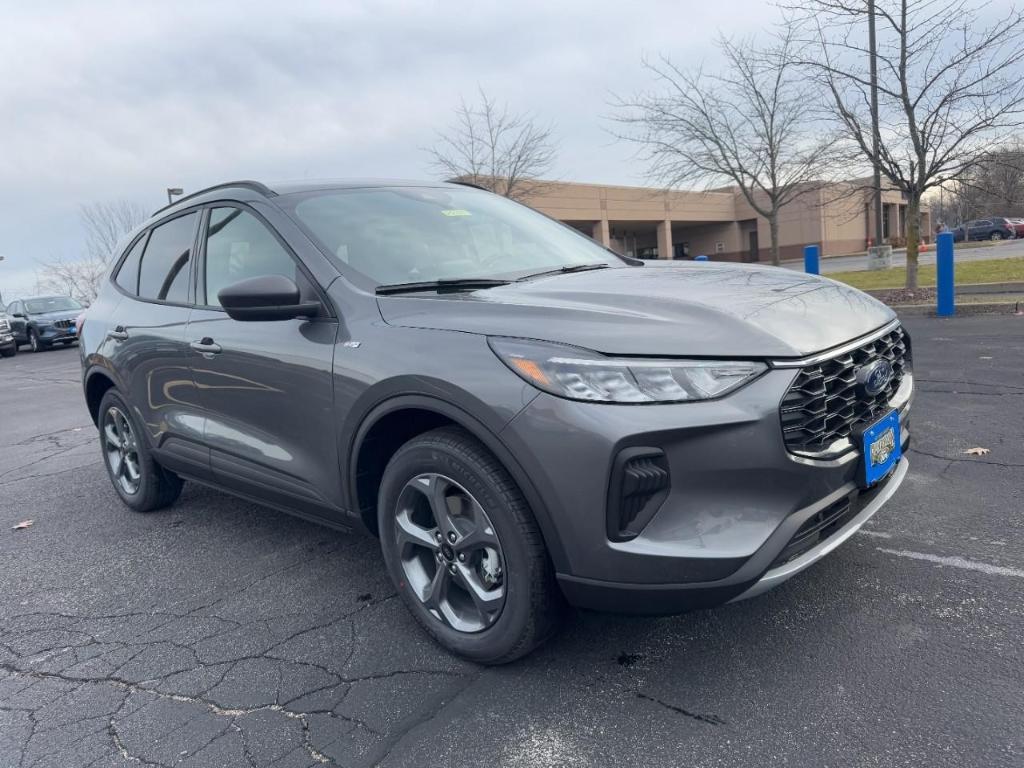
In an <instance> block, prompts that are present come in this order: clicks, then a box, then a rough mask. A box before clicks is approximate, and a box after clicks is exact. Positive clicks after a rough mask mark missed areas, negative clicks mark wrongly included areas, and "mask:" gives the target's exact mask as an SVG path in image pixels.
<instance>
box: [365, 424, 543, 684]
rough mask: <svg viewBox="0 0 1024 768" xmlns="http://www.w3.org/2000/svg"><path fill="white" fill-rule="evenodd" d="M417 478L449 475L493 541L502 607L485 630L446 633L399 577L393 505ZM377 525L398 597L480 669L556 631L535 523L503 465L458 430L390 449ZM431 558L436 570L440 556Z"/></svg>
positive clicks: (528, 648)
mask: <svg viewBox="0 0 1024 768" xmlns="http://www.w3.org/2000/svg"><path fill="white" fill-rule="evenodd" d="M425 473H426V474H432V473H437V474H440V475H443V476H444V477H446V478H450V479H451V480H452V481H454V482H455V483H456V484H457V485H459V486H461V488H462V489H463V490H465V491H467V492H468V493H469V494H471V497H472V499H473V500H475V501H477V502H478V503H479V505H480V507H481V508H482V509H483V510H485V513H486V514H485V519H486V520H487V521H488V522H489V523H490V526H491V527H492V528H493V530H494V533H495V534H496V536H497V540H498V542H500V547H499V551H500V552H501V559H502V566H503V570H502V572H501V579H502V588H503V590H504V598H503V600H504V603H503V606H502V607H501V609H500V613H499V614H498V615H497V617H496V618H494V619H493V623H491V624H489V626H486V628H483V629H480V630H476V631H459V630H457V629H454V628H453V627H452V626H450V625H449V623H447V622H445V621H443V620H442V619H440V618H439V617H438V616H437V615H435V614H434V613H431V611H430V610H429V609H428V607H427V605H426V604H425V603H424V601H423V599H422V598H421V596H420V594H418V593H417V592H416V591H415V589H414V588H413V586H412V585H411V583H410V580H409V579H407V578H406V571H405V570H404V566H403V561H402V559H401V556H400V554H399V552H400V545H399V543H398V540H397V537H398V533H397V523H396V520H397V516H398V514H399V507H398V504H399V500H400V496H401V494H402V492H403V491H404V490H405V489H406V488H407V486H408V485H409V484H410V483H411V482H412V481H413V479H414V478H417V477H422V476H423V475H424V474H425ZM377 520H378V526H379V528H378V530H379V532H380V539H381V549H382V550H383V553H384V561H385V563H386V565H387V568H388V573H389V574H390V576H391V579H392V581H393V582H394V584H395V587H396V589H397V590H398V593H399V595H401V597H402V600H403V601H405V604H406V606H407V607H408V608H409V610H410V611H411V612H412V614H413V616H415V617H416V620H417V621H419V623H420V624H421V625H422V626H423V628H424V629H426V630H427V632H429V633H430V634H431V635H432V636H433V637H434V639H435V640H437V641H438V642H439V643H440V644H441V645H443V646H444V647H445V648H447V649H448V650H450V651H452V652H454V653H456V654H458V655H460V656H463V657H465V658H467V659H470V660H472V661H476V662H479V663H482V664H504V663H507V662H510V661H514V660H515V659H518V658H520V657H521V656H524V655H525V654H527V653H529V652H530V651H531V650H533V649H534V648H536V647H537V646H538V645H539V644H540V643H542V642H543V641H544V640H546V639H547V638H548V637H549V636H550V635H551V634H552V633H553V632H554V631H555V629H556V628H557V626H558V621H559V618H560V617H561V614H562V613H563V598H562V594H561V591H560V590H559V588H558V585H557V584H556V582H555V578H554V569H553V567H552V565H551V560H550V558H549V557H548V554H547V549H546V548H545V546H544V540H543V537H542V536H541V533H540V529H539V528H538V526H537V521H536V520H535V519H534V516H533V513H532V512H531V511H530V508H529V506H528V505H527V503H526V500H525V499H524V498H523V495H522V493H521V492H520V491H519V488H518V487H517V486H516V484H515V482H514V481H513V480H512V478H511V476H510V475H509V474H508V472H507V471H506V470H505V468H504V467H503V466H502V465H501V463H500V462H499V461H498V460H497V459H496V458H495V457H494V456H493V455H492V454H491V452H490V451H488V450H487V448H486V447H484V446H483V445H482V444H481V443H480V442H479V441H478V440H476V439H475V438H474V437H472V436H471V435H470V434H469V433H468V432H466V431H465V430H463V429H461V428H458V427H444V428H441V429H435V430H432V431H430V432H426V433H424V434H422V435H420V436H418V437H415V438H413V439H412V440H410V441H409V442H408V443H406V444H405V445H403V446H402V447H401V448H399V449H398V451H397V452H396V453H395V455H394V456H393V457H392V458H391V461H389V462H388V465H387V468H386V469H385V470H384V476H383V478H382V481H381V486H380V493H379V496H378V505H377ZM449 551H450V549H449ZM437 559H438V562H440V563H442V566H443V562H442V561H441V559H440V555H438V556H437ZM453 565H454V563H453Z"/></svg>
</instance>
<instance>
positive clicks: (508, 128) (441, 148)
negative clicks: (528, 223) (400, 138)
mask: <svg viewBox="0 0 1024 768" xmlns="http://www.w3.org/2000/svg"><path fill="white" fill-rule="evenodd" d="M428 152H429V153H430V156H431V159H432V164H433V166H434V167H435V168H436V169H437V170H438V171H439V172H440V173H441V174H443V175H444V176H445V177H446V178H451V179H458V180H460V181H468V182H471V183H473V184H477V185H479V186H481V187H484V188H486V189H489V190H491V191H492V192H496V193H498V194H499V195H504V196H505V197H510V198H512V199H513V200H521V199H523V198H525V197H527V196H529V195H530V194H531V192H533V191H535V189H536V187H535V185H534V184H533V182H535V181H536V180H537V179H539V178H541V177H543V176H544V175H545V174H547V173H548V172H549V171H550V170H551V167H552V165H554V161H555V144H554V139H553V136H552V128H551V127H550V126H544V125H541V124H539V123H538V122H537V121H536V120H535V119H534V118H533V117H531V116H529V115H526V114H515V113H512V112H510V111H509V109H508V107H507V106H505V105H499V104H498V103H497V102H495V101H494V100H493V99H491V98H490V97H489V96H488V95H487V94H486V93H485V92H484V91H483V89H481V90H480V102H479V103H478V104H468V103H467V102H466V101H465V99H463V100H462V101H461V102H460V105H459V108H458V109H457V110H456V111H455V122H454V124H453V125H451V126H450V127H449V128H448V129H447V130H446V131H444V132H442V133H438V136H437V143H436V144H435V145H434V146H433V147H432V148H430V149H428Z"/></svg>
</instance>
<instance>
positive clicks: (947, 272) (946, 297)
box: [935, 232, 956, 317]
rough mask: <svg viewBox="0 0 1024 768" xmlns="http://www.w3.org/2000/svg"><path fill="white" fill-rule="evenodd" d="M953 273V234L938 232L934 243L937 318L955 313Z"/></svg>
mask: <svg viewBox="0 0 1024 768" xmlns="http://www.w3.org/2000/svg"><path fill="white" fill-rule="evenodd" d="M953 272H954V269H953V233H952V232H940V233H939V236H938V237H937V238H936V241H935V273H936V275H935V284H936V286H937V290H936V292H935V293H936V306H935V314H936V315H938V316H939V317H952V316H953V315H954V314H955V313H956V301H955V297H954V289H953V285H954V282H955V281H954V275H953Z"/></svg>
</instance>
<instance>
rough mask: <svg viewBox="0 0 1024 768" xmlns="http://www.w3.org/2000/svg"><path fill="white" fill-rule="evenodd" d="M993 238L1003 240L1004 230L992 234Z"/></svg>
mask: <svg viewBox="0 0 1024 768" xmlns="http://www.w3.org/2000/svg"><path fill="white" fill-rule="evenodd" d="M991 239H992V240H1002V239H1003V234H1002V232H993V233H992V235H991Z"/></svg>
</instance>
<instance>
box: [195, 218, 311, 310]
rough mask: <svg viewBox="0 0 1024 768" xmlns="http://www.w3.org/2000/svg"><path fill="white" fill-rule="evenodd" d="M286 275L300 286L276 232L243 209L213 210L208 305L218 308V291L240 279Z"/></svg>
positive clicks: (208, 247)
mask: <svg viewBox="0 0 1024 768" xmlns="http://www.w3.org/2000/svg"><path fill="white" fill-rule="evenodd" d="M264 275H284V276H285V277H287V278H290V279H291V280H293V281H295V282H296V283H299V282H300V281H299V279H298V274H297V271H296V265H295V261H294V260H293V259H292V257H291V256H290V255H289V253H288V251H286V250H285V249H284V247H283V246H282V245H281V243H279V242H278V240H277V238H276V237H274V235H273V233H271V231H270V230H269V229H267V227H266V226H265V225H264V224H263V222H261V221H260V220H259V219H257V218H256V217H255V216H253V215H252V214H251V213H249V212H247V211H243V210H242V209H240V208H214V209H213V210H211V211H210V224H209V227H208V229H207V233H206V281H205V282H206V305H207V306H209V307H219V306H220V300H219V299H218V298H217V294H218V292H219V291H220V290H221V289H222V288H225V287H227V286H229V285H232V284H233V283H237V282H239V281H240V280H246V279H248V278H250V277H262V276H264Z"/></svg>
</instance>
